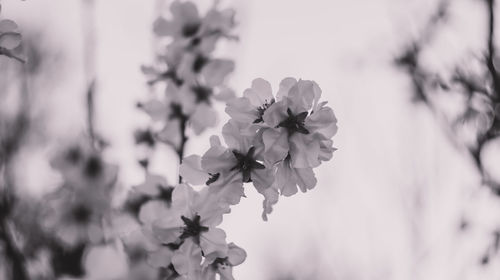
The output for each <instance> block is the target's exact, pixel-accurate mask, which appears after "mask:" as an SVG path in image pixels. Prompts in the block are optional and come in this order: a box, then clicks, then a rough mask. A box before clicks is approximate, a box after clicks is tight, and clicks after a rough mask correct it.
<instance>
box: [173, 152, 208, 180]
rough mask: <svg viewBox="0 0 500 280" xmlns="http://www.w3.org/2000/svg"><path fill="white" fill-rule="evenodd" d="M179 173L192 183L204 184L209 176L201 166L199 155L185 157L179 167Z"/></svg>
mask: <svg viewBox="0 0 500 280" xmlns="http://www.w3.org/2000/svg"><path fill="white" fill-rule="evenodd" d="M179 173H180V175H181V176H182V178H184V179H185V180H186V181H187V182H188V183H191V184H193V185H204V184H205V182H206V181H207V180H208V179H209V177H210V176H209V175H208V173H207V172H206V171H205V170H203V168H202V167H201V157H200V156H198V155H191V156H188V157H185V158H184V159H183V160H182V164H181V166H180V167H179Z"/></svg>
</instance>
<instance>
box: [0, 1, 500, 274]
mask: <svg viewBox="0 0 500 280" xmlns="http://www.w3.org/2000/svg"><path fill="white" fill-rule="evenodd" d="M82 2H84V1H80V0H50V1H49V0H28V1H18V0H3V1H2V16H3V17H6V18H10V19H14V20H15V21H16V22H17V23H18V24H19V26H20V29H21V30H22V32H23V37H24V38H25V40H27V41H28V42H29V45H30V46H33V48H35V50H34V51H36V52H39V54H37V55H38V56H37V57H39V60H40V61H39V62H38V63H37V66H36V67H34V70H33V71H34V73H35V74H33V75H35V77H36V78H34V79H32V82H31V83H30V85H28V86H29V87H30V89H31V90H30V94H31V96H32V98H33V100H34V101H33V102H32V107H31V111H32V113H33V114H34V115H35V116H36V117H35V118H34V119H35V120H37V122H38V123H39V126H38V129H39V131H37V132H36V134H35V135H36V137H35V139H36V140H33V141H34V142H36V143H37V145H35V144H33V145H31V146H30V148H27V149H25V150H23V155H24V157H25V159H26V160H24V161H22V166H21V167H20V168H19V171H18V173H19V174H17V176H18V181H19V182H21V183H20V185H22V186H23V188H26V192H28V193H30V194H31V195H33V196H39V195H41V194H43V193H46V192H48V191H49V190H50V189H51V188H53V186H54V180H55V179H54V178H53V177H52V176H47V174H50V172H49V170H50V167H49V165H48V163H46V161H45V160H44V159H46V158H47V156H48V155H49V154H50V152H51V149H53V148H54V146H57V145H59V144H60V143H64V142H65V139H68V138H71V137H77V136H78V135H79V133H80V132H81V131H82V130H83V129H84V128H85V123H86V119H85V118H86V117H85V93H86V86H85V81H86V80H85V79H86V77H85V67H87V66H86V65H88V63H89V61H88V59H87V58H86V56H85V48H84V41H83V34H84V30H85V28H87V27H88V26H92V25H93V26H94V28H95V34H96V36H95V56H94V58H95V60H94V61H93V62H91V63H95V69H96V76H97V83H96V96H95V98H96V108H95V110H96V115H95V116H96V120H95V123H96V130H98V131H99V133H100V134H102V135H103V136H104V138H105V139H106V140H107V141H109V144H110V145H111V147H110V149H108V151H107V156H108V157H109V160H110V161H111V162H115V163H117V164H118V165H119V166H120V173H119V176H120V181H121V182H122V184H124V185H127V186H133V185H137V184H139V183H141V180H143V175H142V171H141V169H140V167H139V166H138V164H137V154H136V153H135V152H134V151H135V148H134V138H133V131H134V129H136V128H137V127H139V126H140V125H141V124H146V123H147V121H148V120H147V118H146V116H145V114H143V113H142V112H140V111H138V110H137V108H136V106H135V104H136V103H137V101H139V100H141V99H143V98H144V96H146V94H147V91H148V86H147V84H146V82H147V80H146V79H145V77H144V75H143V74H142V73H141V71H140V67H141V65H144V64H148V63H151V62H152V60H153V58H154V48H153V43H154V39H153V36H152V23H153V21H154V19H155V18H156V17H157V16H158V14H159V13H161V11H162V10H165V9H167V8H168V2H169V1H166V2H167V3H163V4H162V2H163V1H154V0H142V1H138V0H106V1H98V0H96V1H95V14H94V15H93V17H89V15H88V14H85V13H84V12H83V11H84V9H83V8H82V5H83V4H82ZM485 2H486V1H481V0H455V1H451V2H450V4H449V6H448V16H447V20H446V23H444V24H443V26H442V27H441V28H440V30H439V34H438V35H436V37H435V40H433V42H432V43H430V44H429V45H428V46H427V48H426V50H425V52H424V53H423V54H422V57H421V59H422V61H423V62H422V63H425V65H426V67H427V68H428V69H431V70H432V71H436V72H437V71H444V72H445V71H447V70H450V69H453V68H454V67H455V66H456V65H457V63H458V64H462V65H464V66H465V68H466V69H472V68H473V67H474V62H473V61H474V60H475V58H477V57H479V56H481V55H482V53H483V52H484V50H485V48H486V42H487V40H486V38H487V31H488V28H487V24H488V21H487V7H486V4H485ZM198 3H199V6H200V9H201V10H202V11H203V10H206V9H207V8H208V7H210V5H212V1H210V0H203V1H201V0H200V1H198ZM440 4H441V1H438V0H350V1H342V0H330V1H322V0H309V1H299V0H273V1H264V0H260V1H243V0H235V1H222V2H221V5H222V6H225V7H233V8H234V9H235V10H236V12H237V15H236V20H237V22H238V26H237V28H236V34H237V35H238V36H239V37H240V40H239V41H237V42H233V41H230V42H224V43H223V44H222V45H220V47H219V48H218V50H217V54H218V55H219V56H221V57H227V58H231V59H234V60H235V63H236V69H235V71H234V72H233V74H232V75H231V76H230V79H229V84H230V86H231V87H232V88H233V89H234V90H235V91H236V93H237V94H238V95H241V94H242V92H243V90H244V89H246V88H248V87H250V84H251V81H252V80H253V79H254V78H257V77H261V78H264V79H266V80H269V81H270V82H271V84H272V85H273V89H274V90H277V88H278V85H279V82H280V81H281V79H282V78H284V77H289V76H291V77H297V78H302V79H310V80H315V81H316V82H317V83H318V84H319V85H320V87H321V89H322V91H323V95H322V98H323V99H324V100H328V102H329V104H330V106H331V107H332V108H333V109H334V111H335V114H336V116H337V118H338V120H339V123H338V125H339V132H338V134H337V135H336V136H335V137H334V146H336V147H337V148H338V151H336V152H335V154H334V158H333V159H332V160H331V161H330V162H328V163H326V164H323V165H322V166H321V167H320V168H319V169H318V170H317V171H316V176H317V178H318V185H317V186H316V188H315V189H314V190H313V191H310V192H308V193H305V194H299V195H296V196H293V197H290V198H282V199H281V201H280V202H279V203H278V204H277V205H276V207H275V208H274V212H273V213H272V214H271V215H270V218H269V221H268V222H263V221H262V219H261V218H260V213H261V207H262V206H261V198H260V197H259V196H258V195H257V193H256V192H255V191H254V190H253V189H250V188H248V190H247V196H248V198H246V199H243V200H242V202H241V203H240V204H239V205H237V206H236V207H234V209H233V211H232V213H231V214H230V215H228V216H226V217H225V220H224V222H223V225H222V227H223V228H224V229H225V230H226V232H227V235H228V240H230V241H234V242H235V243H237V244H238V245H239V246H241V247H243V248H245V250H246V251H247V253H248V258H247V260H246V262H245V263H244V264H243V265H241V266H239V267H237V268H235V278H236V279H272V280H285V279H290V280H291V279H341V280H350V279H353V280H354V279H356V280H357V279H384V280H388V279H426V280H429V279H498V277H500V266H499V265H498V263H499V262H500V258H499V257H498V256H497V255H496V253H495V252H493V251H495V247H496V246H498V244H496V246H495V242H498V240H495V234H494V233H495V232H496V231H497V230H498V229H500V200H499V199H498V198H497V197H496V196H495V195H494V194H493V193H492V192H491V190H490V189H489V188H487V187H484V186H483V187H482V186H481V185H482V183H481V175H480V174H478V172H477V171H476V169H475V167H474V162H473V161H471V160H470V158H468V157H467V156H466V155H464V153H463V152H461V151H460V149H457V148H456V147H455V146H454V144H453V142H454V141H453V139H450V137H448V136H447V134H446V133H445V131H443V128H442V126H441V125H440V123H439V121H437V120H436V117H435V115H434V114H433V113H432V110H430V109H429V107H428V106H426V105H425V104H423V103H421V102H420V103H419V102H415V100H414V88H413V85H412V82H411V79H410V78H409V77H408V75H406V73H405V72H404V71H402V70H401V69H400V68H398V67H396V66H395V63H394V61H395V59H396V58H397V57H398V55H400V54H401V52H402V51H403V50H404V48H406V47H407V46H408V44H409V43H411V42H412V40H414V39H415V38H418V37H419V36H420V35H421V34H422V33H423V32H424V31H423V30H424V28H425V27H426V26H427V25H428V22H429V19H430V18H432V16H433V15H434V14H435V13H436V10H437V9H438V8H439V5H440ZM85 26H87V27H85ZM26 44H27V43H26ZM14 64H15V63H14V62H12V61H10V60H9V59H7V58H4V57H0V67H2V68H3V69H2V75H3V73H4V69H5V73H10V72H13V71H16V66H15V65H14ZM37 67H38V68H37ZM7 69H9V71H10V72H8V71H7ZM0 79H1V80H2V83H3V84H5V85H7V84H8V82H9V76H8V75H4V76H3V77H0ZM4 100H7V99H4ZM441 103H442V104H444V106H443V108H449V110H453V107H454V106H455V105H454V103H453V102H452V101H448V100H447V99H445V100H444V101H442V102H441ZM4 104H7V103H4ZM219 109H220V110H219V111H220V113H221V114H220V116H221V117H220V121H219V124H220V125H219V127H218V128H216V129H210V130H208V131H206V132H205V133H204V134H203V135H202V136H201V137H199V138H198V139H197V140H192V141H190V142H189V144H188V146H187V154H188V155H189V154H202V153H203V152H204V151H205V150H206V149H207V148H208V146H209V144H208V138H209V136H210V135H212V134H217V133H218V131H220V127H221V125H222V124H224V121H225V120H226V119H227V117H226V116H225V114H224V113H223V109H224V108H223V107H222V106H220V107H219ZM39 143H47V144H43V145H42V144H40V145H38V144H39ZM499 151H500V146H499V143H498V141H496V142H495V141H493V142H492V143H491V144H490V145H489V146H488V151H487V156H486V158H485V166H486V168H491V170H492V171H491V172H492V173H494V171H495V170H496V174H498V175H497V176H499V175H500V173H499V170H498V166H499V165H498V163H497V162H498V152H499ZM483 155H484V153H483ZM157 157H158V160H157V161H155V164H154V165H153V166H152V167H151V168H152V170H154V171H155V172H157V173H161V174H166V175H167V176H168V178H169V179H170V181H175V180H176V177H175V176H176V174H175V172H173V170H175V169H174V168H175V166H176V160H175V154H174V153H173V152H172V151H170V150H169V148H167V147H165V148H164V150H160V152H159V153H158V155H157ZM485 256H486V257H487V258H488V259H487V260H486V261H485Z"/></svg>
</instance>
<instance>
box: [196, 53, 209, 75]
mask: <svg viewBox="0 0 500 280" xmlns="http://www.w3.org/2000/svg"><path fill="white" fill-rule="evenodd" d="M207 62H208V58H206V57H205V56H203V55H197V56H196V58H195V60H194V62H193V71H194V72H195V73H200V71H201V69H202V68H203V66H205V65H206V64H207Z"/></svg>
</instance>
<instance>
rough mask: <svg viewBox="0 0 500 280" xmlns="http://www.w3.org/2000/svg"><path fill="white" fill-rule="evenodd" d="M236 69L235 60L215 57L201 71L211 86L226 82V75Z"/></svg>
mask: <svg viewBox="0 0 500 280" xmlns="http://www.w3.org/2000/svg"><path fill="white" fill-rule="evenodd" d="M233 71H234V61H232V60H228V59H213V60H211V61H210V62H209V63H208V64H207V65H206V66H205V67H203V69H202V70H201V73H202V75H203V77H204V78H205V82H206V84H207V85H208V86H209V87H216V86H219V85H221V84H222V83H223V82H224V79H225V78H226V76H227V75H228V74H229V73H231V72H233Z"/></svg>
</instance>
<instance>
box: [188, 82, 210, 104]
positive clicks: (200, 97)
mask: <svg viewBox="0 0 500 280" xmlns="http://www.w3.org/2000/svg"><path fill="white" fill-rule="evenodd" d="M191 90H192V91H193V92H194V94H195V96H196V103H201V102H205V103H207V104H210V96H211V95H212V89H211V88H208V87H204V86H194V87H192V88H191Z"/></svg>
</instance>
